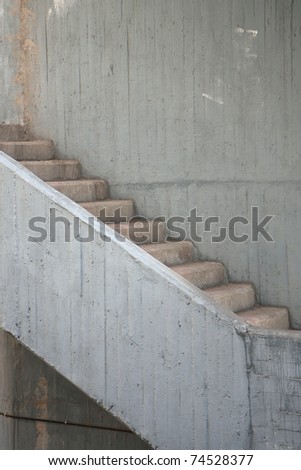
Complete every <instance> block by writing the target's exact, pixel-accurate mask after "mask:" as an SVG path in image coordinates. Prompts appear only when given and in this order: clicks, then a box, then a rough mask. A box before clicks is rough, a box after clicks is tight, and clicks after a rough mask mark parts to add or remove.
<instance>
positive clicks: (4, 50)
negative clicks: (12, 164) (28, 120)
mask: <svg viewBox="0 0 301 470" xmlns="http://www.w3.org/2000/svg"><path fill="white" fill-rule="evenodd" d="M20 5H21V0H0V69H1V87H0V124H1V123H3V124H23V95H22V92H23V86H22V77H21V73H20V72H21V63H22V53H21V35H20V32H21V21H20Z"/></svg>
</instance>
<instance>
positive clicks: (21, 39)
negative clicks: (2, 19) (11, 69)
mask: <svg viewBox="0 0 301 470" xmlns="http://www.w3.org/2000/svg"><path fill="white" fill-rule="evenodd" d="M11 14H12V15H15V16H18V26H19V30H18V32H17V34H16V35H15V36H13V37H11V38H10V41H11V42H13V43H14V46H13V53H14V56H15V60H16V63H17V64H18V70H17V74H16V77H15V83H16V84H17V85H19V86H20V92H19V93H18V94H17V95H16V98H15V103H16V105H17V106H18V107H21V108H23V116H24V124H26V125H28V126H29V125H30V122H31V119H30V112H29V102H28V96H29V91H30V88H31V84H30V77H32V74H29V72H30V70H29V67H30V68H34V67H35V66H36V64H37V57H38V47H37V45H36V44H35V43H34V41H33V40H32V39H31V38H30V33H31V30H32V28H33V25H34V24H35V19H36V15H35V13H34V12H33V11H32V10H31V9H30V8H29V6H28V0H15V2H14V4H13V6H12V9H11Z"/></svg>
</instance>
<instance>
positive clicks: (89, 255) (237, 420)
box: [0, 153, 301, 449]
mask: <svg viewBox="0 0 301 470" xmlns="http://www.w3.org/2000/svg"><path fill="white" fill-rule="evenodd" d="M0 191H1V195H0V196H1V197H0V211H1V214H2V220H3V223H2V224H1V228H0V242H1V247H2V249H1V253H0V266H1V267H0V284H1V286H2V289H1V307H0V325H1V326H2V327H3V328H4V329H5V330H7V331H9V332H10V333H11V334H12V335H14V336H15V337H16V338H18V339H19V341H20V342H21V343H22V344H23V345H25V346H27V347H28V348H30V350H31V351H32V352H34V353H36V354H37V355H38V356H40V357H41V358H43V359H44V360H45V361H47V362H48V364H49V365H51V366H53V368H55V369H56V371H57V372H59V373H60V374H62V375H63V376H64V377H65V378H67V379H68V380H69V381H71V382H72V383H73V384H74V385H75V386H76V387H78V388H79V389H80V390H82V391H83V392H84V393H86V394H87V395H88V396H89V397H90V398H92V399H93V400H94V401H96V402H98V403H100V404H102V406H103V408H104V409H105V410H109V411H110V413H111V414H113V415H114V416H115V417H116V418H118V419H119V420H120V421H121V422H123V423H124V424H126V425H128V426H129V427H130V428H131V429H132V430H133V431H135V432H136V433H137V434H139V435H140V436H141V437H143V438H144V439H145V440H146V441H148V442H150V443H151V445H152V446H153V447H155V448H160V449H185V448H188V449H200V448H203V449H301V430H300V429H301V428H300V396H301V371H300V351H301V332H297V331H286V332H271V331H268V330H266V331H265V330H256V329H254V328H252V327H249V326H247V325H246V324H245V323H243V322H242V321H241V320H240V319H239V318H238V317H237V316H235V315H234V314H232V313H231V312H230V311H228V310H226V309H224V308H223V307H221V306H219V305H218V304H215V303H214V301H213V300H211V299H210V298H209V297H208V296H207V295H206V294H205V293H203V292H201V291H200V290H198V289H196V288H194V287H193V286H192V285H191V284H189V283H187V281H185V280H184V279H183V278H181V277H180V276H178V275H177V274H176V273H174V272H173V271H172V270H170V269H169V268H167V267H165V266H164V265H162V264H161V263H160V262H158V261H157V260H155V259H154V258H153V257H152V256H150V255H149V254H147V253H145V251H144V250H142V249H141V248H139V247H137V246H135V245H133V244H132V243H131V242H129V241H125V240H124V241H121V240H118V239H116V238H115V235H114V233H113V232H112V230H111V229H109V228H106V227H105V226H104V225H103V224H102V223H101V222H96V225H95V227H94V234H95V236H96V237H95V241H94V242H89V243H79V242H78V241H77V240H75V239H71V241H70V242H69V243H66V242H65V241H64V233H63V231H62V230H60V229H58V231H57V240H56V243H51V242H50V240H49V237H48V238H47V239H46V240H45V241H44V242H43V243H38V242H36V243H33V242H29V241H28V236H30V235H31V236H32V235H34V234H33V233H32V231H31V230H30V229H29V226H28V222H29V220H30V219H31V218H32V217H36V216H42V217H43V216H45V218H46V219H47V218H48V214H49V211H50V208H56V209H57V211H58V214H59V215H60V216H64V217H66V218H67V219H68V220H69V221H70V223H71V228H72V227H73V226H74V224H75V220H74V217H77V218H78V219H79V225H80V232H81V234H83V235H84V233H86V232H87V230H88V228H89V226H90V227H91V220H89V217H90V214H89V213H88V212H86V211H85V210H84V209H83V208H81V207H80V206H79V205H77V204H76V203H73V202H72V201H70V200H69V199H68V198H66V197H65V196H64V195H62V194H59V193H57V192H56V191H55V190H53V188H51V187H49V186H48V185H46V184H45V183H43V182H42V181H41V180H39V179H38V178H37V177H36V176H34V175H32V174H31V173H29V172H28V170H27V169H25V168H24V167H23V166H22V165H21V164H20V163H18V162H16V161H14V160H12V159H11V158H9V157H7V156H5V155H4V154H3V153H0ZM0 337H1V335H0ZM8 338H10V337H8ZM6 340H7V339H6ZM0 346H1V341H0ZM1 347H2V350H1V351H2V353H3V354H1V360H2V361H3V364H4V367H2V368H0V373H1V374H2V376H0V383H1V384H2V385H1V390H0V391H1V393H2V396H1V397H0V398H1V400H0V402H1V405H2V406H4V407H5V409H12V410H13V411H14V412H20V410H23V407H24V402H22V397H24V398H26V393H27V394H28V393H30V392H28V389H27V387H25V388H24V391H22V387H21V388H18V387H17V389H16V392H17V393H16V395H15V397H14V398H15V399H16V400H17V402H15V401H14V402H12V399H11V393H10V390H11V387H12V380H13V376H12V370H11V369H10V371H9V374H8V377H9V380H7V379H6V377H7V375H6V374H7V371H8V369H7V367H9V360H11V359H12V358H13V356H11V355H10V359H9V358H8V357H5V354H9V348H7V345H5V344H2V346H1ZM20 347H21V346H20V345H19V346H18V348H20ZM1 351H0V352H1ZM3 351H4V352H3ZM16 357H17V359H18V361H19V363H18V364H16V367H15V368H14V371H15V372H16V373H17V372H18V370H19V369H20V368H21V369H24V362H22V361H25V362H26V354H24V352H22V353H20V354H19V355H17V356H16ZM31 360H33V359H32V356H31ZM18 368H19V369H18ZM21 369H20V370H21ZM47 370H48V372H47V373H49V369H47ZM5 371H6V372H5ZM35 373H37V370H35V369H33V377H31V378H32V380H33V382H34V381H36V383H37V384H38V386H37V389H36V390H37V392H36V396H39V397H41V396H42V397H43V393H44V395H45V390H46V388H47V387H45V384H46V382H45V381H43V380H42V381H39V380H37V377H36V378H35ZM55 377H57V376H55ZM4 384H6V386H4ZM17 384H19V385H20V383H19V382H18V381H17ZM48 390H50V394H53V395H54V396H57V397H58V398H59V396H60V392H62V390H60V389H59V387H56V386H55V385H54V384H52V385H51V386H49V389H48ZM23 393H24V395H23ZM37 394H38V395H37ZM20 397H21V398H20ZM27 397H28V395H27ZM19 399H20V402H19ZM25 402H26V401H25ZM26 403H27V405H26V406H27V410H28V409H32V410H33V412H34V409H35V408H34V406H33V405H34V404H33V403H32V402H30V400H29V401H27V402H26ZM85 403H87V402H85V401H83V400H80V407H84V408H82V409H81V410H78V412H79V415H80V416H81V418H82V420H83V422H85V419H86V418H85V416H87V415H85V413H87V411H88V410H87V409H86V410H85ZM72 404H73V400H72V399H71V400H70V407H69V408H67V409H66V410H65V412H66V413H68V414H69V413H70V412H71V410H72ZM93 406H95V405H93ZM60 409H61V408H60V406H59V407H58V409H56V407H55V405H54V404H52V405H51V406H49V408H47V413H49V416H55V413H57V412H58V411H59V410H60ZM36 412H39V413H42V416H45V413H46V408H45V407H44V408H43V407H41V408H38V409H37V410H36ZM88 415H89V412H88ZM40 418H41V416H40ZM99 419H100V420H105V421H106V420H107V419H109V420H110V419H111V418H110V417H109V416H108V415H101V416H100V417H99ZM11 425H12V426H13V427H12V429H11V431H10V430H9V423H8V421H4V417H3V418H2V419H1V420H0V429H1V431H0V435H4V437H5V439H4V442H5V445H7V446H12V445H13V444H12V442H11V440H10V439H11V436H12V435H15V436H18V438H19V439H20V441H19V442H22V436H23V438H24V432H28V433H29V435H30V436H32V438H34V436H37V434H34V432H36V431H34V429H37V428H34V425H35V424H34V423H32V424H31V425H30V424H29V423H25V422H24V420H20V423H18V422H17V421H15V422H14V423H11ZM18 432H19V434H18ZM39 432H40V434H39V436H40V437H41V439H40V440H39V443H40V445H45V446H47V445H48V444H47V442H46V443H45V442H44V441H43V442H44V444H43V442H42V437H43V436H44V437H45V435H46V437H47V433H46V434H45V429H44V428H41V429H40V428H39ZM47 432H48V431H47ZM50 432H51V433H53V434H52V435H53V436H54V437H53V441H52V443H57V444H53V445H60V444H59V442H60V440H59V439H61V430H60V429H59V428H57V427H56V428H55V429H53V430H51V429H50V430H49V433H50ZM1 433H2V434H1ZM43 433H44V434H43ZM55 433H57V435H56V434H55ZM71 435H72V432H71V430H70V436H71ZM74 436H75V439H77V440H76V445H78V434H77V433H76V430H74ZM93 439H94V437H93V436H91V440H90V441H89V440H88V441H87V443H86V445H87V446H88V447H87V448H89V445H92V444H91V443H93V442H95V441H94V440H93ZM101 439H102V440H101V443H102V444H101V445H104V446H105V445H113V444H112V442H115V443H116V442H117V441H118V442H119V443H120V442H121V441H120V440H119V438H118V436H116V439H115V437H114V438H113V437H112V439H113V441H110V440H108V436H107V435H102V436H101ZM114 439H115V440H114ZM110 443H111V444H110ZM122 445H125V446H126V445H129V443H123V444H122Z"/></svg>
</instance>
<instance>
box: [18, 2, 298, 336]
mask: <svg viewBox="0 0 301 470" xmlns="http://www.w3.org/2000/svg"><path fill="white" fill-rule="evenodd" d="M27 8H28V10H30V11H32V12H33V16H31V27H32V40H33V42H34V43H35V44H36V46H37V48H38V53H37V56H36V57H35V58H34V60H31V61H30V63H29V70H28V72H29V75H30V79H29V81H28V84H29V86H28V89H27V97H26V100H27V102H28V103H29V104H30V107H29V108H28V110H27V111H28V118H29V119H31V123H32V128H33V130H34V133H35V134H36V135H38V136H44V137H47V138H53V139H54V141H55V143H56V144H57V146H58V151H59V153H60V155H61V156H62V157H65V156H66V157H77V158H79V159H80V160H81V162H82V163H83V165H84V168H85V172H86V175H98V176H101V177H105V178H107V179H108V180H109V182H110V184H111V185H112V193H113V195H114V196H126V197H128V196H132V197H134V198H135V200H136V202H137V206H138V209H139V211H140V212H141V213H142V214H144V215H146V216H149V217H152V216H157V215H165V216H171V215H178V214H180V215H184V216H187V215H188V213H189V210H190V209H192V208H194V207H197V208H198V210H199V213H200V214H201V215H203V216H204V217H205V216H208V215H210V216H220V217H221V219H222V221H221V226H224V224H227V222H228V220H229V219H230V218H231V217H232V216H233V215H243V216H247V217H248V216H249V214H250V210H251V206H260V213H261V215H262V216H265V215H275V219H274V220H273V221H272V222H271V224H270V226H269V230H270V232H271V235H272V236H273V238H274V239H275V243H266V242H265V241H264V240H263V239H260V242H259V243H252V242H250V241H248V242H245V243H242V244H237V243H236V244H234V243H233V242H231V241H230V240H226V241H225V242H223V243H220V244H212V243H211V242H210V237H209V235H208V234H207V235H206V236H205V240H204V243H201V244H199V245H198V249H199V252H200V254H201V255H202V256H203V257H204V258H213V259H215V258H218V259H219V260H221V261H222V262H224V263H225V264H226V265H227V266H228V268H229V274H230V279H231V280H234V281H239V280H242V279H243V280H246V279H249V280H251V281H252V282H254V284H255V285H256V287H257V288H258V293H259V297H260V299H261V301H262V302H263V303H269V304H278V305H288V306H289V307H290V309H291V320H292V325H293V326H294V327H301V303H300V296H299V282H298V280H299V278H300V275H301V251H300V249H299V233H300V229H301V226H300V220H301V217H300V216H301V213H300V212H301V209H300V207H301V204H300V171H301V168H300V164H301V159H300V148H301V134H300V124H301V113H300V109H301V90H300V87H301V61H300V60H299V51H300V47H301V33H300V31H301V24H300V18H301V4H300V2H294V1H293V0H280V1H277V2H275V0H266V1H264V2H263V1H262V0H214V1H212V0H151V1H149V0H126V2H125V1H122V0H91V1H89V2H88V1H85V0H68V1H61V0H45V1H43V2H37V1H35V0H28V1H27ZM201 229H202V227H201ZM241 231H243V230H241ZM238 232H239V233H240V230H239V229H238Z"/></svg>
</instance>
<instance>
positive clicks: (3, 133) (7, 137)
mask: <svg viewBox="0 0 301 470" xmlns="http://www.w3.org/2000/svg"><path fill="white" fill-rule="evenodd" d="M27 139H28V129H27V127H26V126H21V125H19V124H0V141H14V140H16V141H19V140H27Z"/></svg>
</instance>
